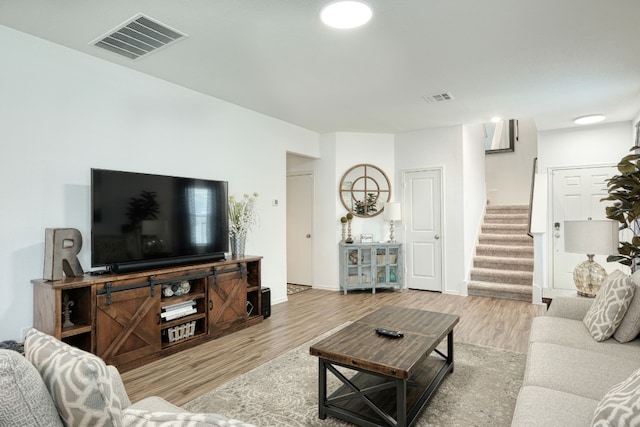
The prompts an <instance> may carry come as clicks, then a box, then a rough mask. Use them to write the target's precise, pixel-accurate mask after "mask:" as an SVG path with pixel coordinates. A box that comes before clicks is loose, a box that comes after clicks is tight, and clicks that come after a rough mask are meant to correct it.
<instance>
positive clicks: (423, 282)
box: [403, 169, 443, 292]
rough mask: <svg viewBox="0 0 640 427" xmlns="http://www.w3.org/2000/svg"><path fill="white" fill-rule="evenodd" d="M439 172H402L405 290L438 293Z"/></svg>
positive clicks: (439, 238) (439, 275)
mask: <svg viewBox="0 0 640 427" xmlns="http://www.w3.org/2000/svg"><path fill="white" fill-rule="evenodd" d="M441 180H442V177H441V171H440V170H439V169H433V170H426V171H416V172H405V173H404V176H403V193H404V194H403V206H404V208H403V210H404V212H403V216H404V218H403V221H404V222H405V224H404V230H405V240H404V241H405V260H406V266H407V267H406V268H407V273H406V274H405V278H406V286H407V287H408V288H411V289H421V290H427V291H437V292H442V288H443V286H442V232H441V225H442V218H441V206H442V187H441Z"/></svg>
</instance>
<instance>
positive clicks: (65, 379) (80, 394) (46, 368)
mask: <svg viewBox="0 0 640 427" xmlns="http://www.w3.org/2000/svg"><path fill="white" fill-rule="evenodd" d="M24 349H25V355H24V356H23V355H21V354H20V353H18V352H16V351H13V350H5V349H0V395H1V396H2V399H1V400H0V427H5V426H6V427H9V426H11V427H20V426H25V427H26V426H29V427H45V426H46V427H57V426H74V427H75V426H158V427H160V426H199V427H209V426H210V427H227V426H234V427H254V426H252V425H251V424H246V423H243V422H241V421H238V420H233V419H229V418H227V417H224V416H222V415H219V414H201V413H190V412H186V411H185V410H183V409H181V408H179V407H177V406H174V405H172V404H171V403H169V402H167V401H165V400H164V399H162V398H160V397H148V398H146V399H143V400H141V401H139V402H136V403H134V404H132V403H131V402H130V400H129V397H128V396H127V392H126V390H125V388H124V385H123V383H122V379H121V378H120V374H119V372H118V370H117V369H116V368H115V367H113V366H107V365H105V364H104V362H103V361H102V360H101V359H99V358H98V357H96V356H94V355H93V354H90V353H87V352H84V351H82V350H79V349H77V348H74V347H71V346H68V345H67V344H65V343H63V342H61V341H58V340H56V339H55V338H53V337H51V336H49V335H46V334H43V333H41V332H39V331H36V330H35V329H33V330H31V331H30V332H29V334H28V335H27V339H26V341H25V346H24Z"/></svg>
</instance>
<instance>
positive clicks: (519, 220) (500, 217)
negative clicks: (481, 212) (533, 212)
mask: <svg viewBox="0 0 640 427" xmlns="http://www.w3.org/2000/svg"><path fill="white" fill-rule="evenodd" d="M484 223H485V224H527V225H528V224H529V215H528V214H490V213H487V214H485V216H484Z"/></svg>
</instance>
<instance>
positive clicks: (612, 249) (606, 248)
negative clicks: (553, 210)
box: [564, 220, 619, 298]
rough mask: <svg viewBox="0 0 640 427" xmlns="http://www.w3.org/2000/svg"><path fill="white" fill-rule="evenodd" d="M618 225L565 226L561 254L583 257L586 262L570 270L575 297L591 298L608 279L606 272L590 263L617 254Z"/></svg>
mask: <svg viewBox="0 0 640 427" xmlns="http://www.w3.org/2000/svg"><path fill="white" fill-rule="evenodd" d="M618 242H619V231H618V222H617V221H610V220H586V221H565V222H564V250H565V252H571V253H575V254H586V255H587V260H586V261H584V262H582V263H580V264H578V265H577V266H576V268H575V269H574V270H573V281H574V283H575V285H576V288H577V289H578V295H581V296H584V297H589V298H593V297H595V296H596V294H597V293H598V290H600V287H601V286H602V283H604V280H605V279H606V278H607V272H606V270H605V269H604V267H602V266H601V265H600V264H598V263H597V262H595V261H594V260H593V257H594V255H615V254H617V253H618Z"/></svg>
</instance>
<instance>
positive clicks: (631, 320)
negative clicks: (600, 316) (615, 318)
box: [613, 270, 640, 342]
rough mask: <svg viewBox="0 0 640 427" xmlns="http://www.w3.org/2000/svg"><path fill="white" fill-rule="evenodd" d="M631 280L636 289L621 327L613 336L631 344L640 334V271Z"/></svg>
mask: <svg viewBox="0 0 640 427" xmlns="http://www.w3.org/2000/svg"><path fill="white" fill-rule="evenodd" d="M631 280H633V283H634V284H635V286H636V289H635V292H634V294H633V298H632V299H631V302H630V303H629V307H628V308H627V312H626V314H625V315H624V317H623V318H622V322H621V323H620V326H618V328H617V329H616V331H615V332H614V334H613V337H614V338H615V339H616V340H618V341H620V342H629V341H631V340H633V339H635V338H636V337H637V336H638V334H640V270H638V271H636V272H635V273H633V274H632V275H631Z"/></svg>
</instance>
